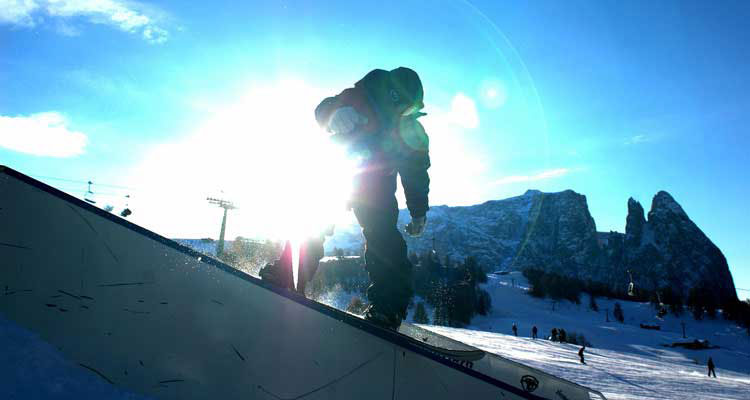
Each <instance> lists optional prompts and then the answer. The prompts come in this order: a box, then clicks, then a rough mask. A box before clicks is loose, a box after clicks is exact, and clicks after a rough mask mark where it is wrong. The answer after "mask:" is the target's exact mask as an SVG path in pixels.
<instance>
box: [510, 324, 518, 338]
mask: <svg viewBox="0 0 750 400" xmlns="http://www.w3.org/2000/svg"><path fill="white" fill-rule="evenodd" d="M511 329H513V336H518V327H517V326H516V323H515V322H514V323H513V328H511Z"/></svg>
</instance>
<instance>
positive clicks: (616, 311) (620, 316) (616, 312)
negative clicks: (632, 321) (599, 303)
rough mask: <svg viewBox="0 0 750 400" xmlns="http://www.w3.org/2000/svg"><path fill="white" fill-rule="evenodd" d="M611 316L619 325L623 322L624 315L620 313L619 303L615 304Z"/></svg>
mask: <svg viewBox="0 0 750 400" xmlns="http://www.w3.org/2000/svg"><path fill="white" fill-rule="evenodd" d="M612 315H614V317H615V319H616V320H618V321H619V322H620V323H623V322H625V314H623V312H622V306H621V305H620V303H615V309H614V310H612Z"/></svg>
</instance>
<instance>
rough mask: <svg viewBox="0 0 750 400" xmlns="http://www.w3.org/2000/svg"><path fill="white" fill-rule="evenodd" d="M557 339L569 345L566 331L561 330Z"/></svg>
mask: <svg viewBox="0 0 750 400" xmlns="http://www.w3.org/2000/svg"><path fill="white" fill-rule="evenodd" d="M557 339H558V340H559V341H560V343H568V335H567V333H565V329H563V328H560V331H559V332H558V334H557Z"/></svg>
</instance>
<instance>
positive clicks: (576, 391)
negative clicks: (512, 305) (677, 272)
mask: <svg viewBox="0 0 750 400" xmlns="http://www.w3.org/2000/svg"><path fill="white" fill-rule="evenodd" d="M0 313H2V314H4V316H6V317H7V318H9V319H10V320H12V321H14V322H15V323H17V324H19V325H21V326H23V327H25V328H27V329H29V330H31V331H34V332H36V333H37V334H38V335H39V336H40V337H41V338H42V339H43V340H45V341H47V342H48V343H50V344H52V345H54V346H55V347H56V348H58V349H59V350H60V351H61V352H62V353H63V354H64V355H65V356H66V357H67V358H68V359H70V360H71V361H73V362H74V363H76V364H78V365H80V366H81V368H86V369H87V370H89V371H91V373H92V374H96V375H98V376H99V377H100V378H101V379H103V380H106V381H108V382H110V383H111V384H113V385H117V386H119V387H121V388H124V389H126V390H130V391H132V392H135V393H140V394H144V395H148V396H151V397H153V398H157V399H208V398H221V399H240V398H241V399H358V400H365V399H456V398H468V399H493V400H497V399H559V400H565V399H590V398H603V396H601V394H600V393H598V392H596V391H593V390H590V389H587V388H585V387H583V386H579V385H576V384H574V383H571V382H568V381H565V380H562V379H559V378H556V377H553V376H550V375H547V374H544V373H542V372H540V371H537V370H534V369H531V368H528V367H525V366H523V365H521V364H517V363H512V362H510V361H508V360H505V359H503V358H501V357H497V356H493V355H486V356H485V357H483V358H482V359H481V360H477V361H474V362H473V363H466V362H459V361H457V360H452V359H450V358H447V357H445V356H443V355H441V354H439V353H436V352H435V351H432V350H430V349H429V348H427V347H425V346H421V345H420V343H419V342H418V341H415V340H413V339H411V338H409V337H407V336H403V335H401V334H399V333H396V332H391V331H387V330H383V329H380V328H378V327H376V326H374V325H371V324H369V323H367V322H366V321H364V320H362V319H360V318H357V317H355V316H352V315H349V314H346V313H344V312H341V311H339V310H336V309H333V308H331V307H328V306H325V305H323V304H320V303H317V302H314V301H311V300H308V299H305V298H304V297H301V296H299V295H297V294H295V293H291V292H288V291H286V290H281V289H278V288H275V287H272V286H269V285H267V284H265V283H264V282H262V281H260V280H259V279H257V278H254V277H252V276H249V275H246V274H244V273H242V272H240V271H237V270H235V269H233V268H232V267H230V266H228V265H226V264H223V263H221V262H220V261H217V260H215V259H213V258H209V257H206V256H205V255H202V254H200V253H197V252H195V251H193V250H191V249H189V248H187V247H184V246H182V245H180V244H178V243H176V242H174V241H171V240H169V239H166V238H164V237H162V236H159V235H157V234H155V233H153V232H150V231H148V230H146V229H144V228H142V227H140V226H137V225H135V224H132V223H130V222H128V221H126V220H124V219H122V218H120V217H118V216H115V215H112V214H110V213H107V212H105V211H103V210H100V209H98V208H96V207H94V206H92V205H90V204H88V203H86V202H84V201H81V200H78V199H76V198H74V197H72V196H70V195H67V194H65V193H63V192H61V191H58V190H57V189H54V188H52V187H50V186H48V185H45V184H43V183H41V182H39V181H36V180H34V179H32V178H30V177H28V176H25V175H23V174H21V173H19V172H17V171H14V170H13V169H10V168H7V167H2V166H0Z"/></svg>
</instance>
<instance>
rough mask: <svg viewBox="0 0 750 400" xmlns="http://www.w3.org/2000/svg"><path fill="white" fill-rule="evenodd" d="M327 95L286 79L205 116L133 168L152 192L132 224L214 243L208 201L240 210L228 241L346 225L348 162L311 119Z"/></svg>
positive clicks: (301, 234)
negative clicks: (225, 201) (209, 238)
mask: <svg viewBox="0 0 750 400" xmlns="http://www.w3.org/2000/svg"><path fill="white" fill-rule="evenodd" d="M331 94H332V93H326V92H325V91H322V90H319V89H315V88H312V87H310V86H308V85H306V84H305V83H303V82H300V81H293V80H289V81H282V82H279V83H276V84H273V85H263V86H262V85H258V86H253V87H251V88H250V89H248V90H247V95H246V96H245V97H244V98H242V99H241V100H240V101H237V102H235V103H233V104H230V105H227V106H223V107H220V108H218V109H212V110H210V111H209V114H210V117H209V118H208V119H207V120H206V122H205V123H203V124H201V125H200V126H198V127H197V128H196V129H195V131H193V132H192V133H190V134H188V135H187V136H184V137H181V138H179V139H178V140H177V141H176V142H172V143H167V144H162V145H158V146H155V147H154V148H153V149H151V150H150V151H149V153H148V155H147V157H146V158H145V159H144V160H143V162H142V163H141V164H140V165H139V166H138V167H137V168H136V170H135V173H134V176H133V178H131V179H136V180H138V182H139V187H144V188H147V190H148V191H149V192H150V193H159V196H158V199H156V198H155V197H147V198H146V199H141V203H142V204H141V205H140V209H139V211H140V212H139V213H138V214H139V219H138V220H139V221H143V223H144V224H145V225H146V226H149V227H157V229H158V230H159V231H160V232H165V233H167V234H169V235H172V237H194V236H195V235H196V234H199V235H200V234H201V233H196V231H197V230H198V229H200V230H201V232H204V233H202V234H203V235H206V234H209V235H210V236H216V234H217V233H218V224H217V222H219V221H218V220H217V218H216V217H217V214H218V213H220V210H218V209H215V208H212V207H210V206H209V205H208V204H207V203H206V201H205V197H206V196H207V195H210V196H221V197H224V198H226V199H228V200H231V201H232V202H234V203H235V204H236V205H237V206H238V209H237V210H232V211H230V219H229V222H228V226H227V238H234V236H236V235H243V236H251V237H252V236H255V237H265V238H272V239H290V240H294V241H295V242H296V241H299V240H301V239H303V238H305V237H308V236H310V235H314V234H316V233H318V232H320V231H321V230H323V229H324V228H325V227H326V226H327V225H330V224H336V223H343V222H344V221H349V220H350V218H351V216H350V214H349V213H347V211H346V209H345V205H346V201H347V200H348V197H349V194H350V190H351V178H352V176H353V175H354V173H355V172H356V171H355V163H354V161H352V160H350V159H349V158H348V157H347V155H346V153H345V152H344V150H343V149H341V148H339V147H336V146H334V145H333V144H332V143H331V142H330V141H329V140H328V137H327V133H326V132H324V131H323V130H321V129H320V128H319V127H318V126H317V123H316V122H315V118H314V109H315V106H317V104H318V102H320V101H321V100H322V99H323V98H324V97H326V96H329V95H331ZM147 199H151V201H149V202H146V200H147ZM157 200H158V201H157ZM134 215H135V214H134ZM186 216H190V217H189V218H186ZM196 228H197V229H196Z"/></svg>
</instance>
